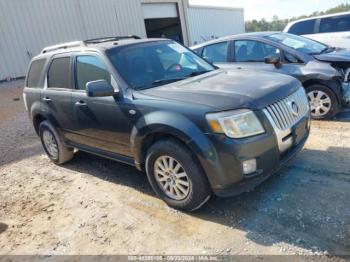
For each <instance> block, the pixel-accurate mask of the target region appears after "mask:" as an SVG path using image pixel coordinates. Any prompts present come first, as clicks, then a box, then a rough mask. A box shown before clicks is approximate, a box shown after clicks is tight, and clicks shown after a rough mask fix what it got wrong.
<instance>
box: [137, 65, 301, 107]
mask: <svg viewBox="0 0 350 262" xmlns="http://www.w3.org/2000/svg"><path fill="white" fill-rule="evenodd" d="M300 86H301V83H300V82H299V81H298V80H297V79H295V78H293V77H290V76H287V75H282V74H278V73H267V72H256V71H251V70H244V69H236V70H221V69H219V70H215V71H213V72H210V73H207V74H204V75H201V76H197V77H192V78H189V79H186V80H183V81H179V82H176V83H172V84H168V85H164V86H160V87H154V88H150V89H146V90H142V91H140V93H141V94H143V95H147V96H151V97H154V98H155V97H157V98H161V99H166V100H177V101H181V102H185V103H197V104H201V105H205V106H209V107H212V108H215V109H219V110H230V109H236V108H250V109H253V110H254V109H262V108H264V107H266V106H267V105H270V104H272V103H275V102H277V101H279V100H281V99H283V98H285V97H286V96H288V95H290V94H291V93H293V92H295V91H296V90H297V89H298V88H299V87H300Z"/></svg>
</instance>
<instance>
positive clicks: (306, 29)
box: [288, 19, 316, 35]
mask: <svg viewBox="0 0 350 262" xmlns="http://www.w3.org/2000/svg"><path fill="white" fill-rule="evenodd" d="M315 22H316V20H315V19H312V20H306V21H301V22H297V23H296V24H294V25H292V26H291V28H290V29H289V30H288V33H291V34H294V35H308V34H314V31H315Z"/></svg>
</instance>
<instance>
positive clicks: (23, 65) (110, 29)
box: [0, 0, 244, 80]
mask: <svg viewBox="0 0 350 262" xmlns="http://www.w3.org/2000/svg"><path fill="white" fill-rule="evenodd" d="M242 32H244V14H243V9H242V8H225V7H204V6H191V5H189V3H188V0H0V80H2V79H7V78H15V77H21V76H24V75H25V73H26V70H27V67H28V63H29V61H30V59H31V57H33V56H35V55H36V54H38V53H39V52H40V51H41V50H42V48H43V47H45V46H48V45H53V44H57V43H61V42H66V41H74V40H84V39H90V38H97V37H104V36H117V35H139V36H141V37H168V38H172V39H175V40H177V41H179V42H182V43H184V44H185V45H192V44H196V43H201V42H203V41H206V40H209V39H211V38H216V37H221V36H225V35H231V34H237V33H242Z"/></svg>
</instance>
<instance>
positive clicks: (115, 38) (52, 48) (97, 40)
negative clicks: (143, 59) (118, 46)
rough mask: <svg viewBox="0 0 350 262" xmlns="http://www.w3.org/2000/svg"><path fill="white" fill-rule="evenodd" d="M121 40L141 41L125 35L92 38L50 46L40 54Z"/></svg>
mask: <svg viewBox="0 0 350 262" xmlns="http://www.w3.org/2000/svg"><path fill="white" fill-rule="evenodd" d="M122 39H141V37H139V36H137V35H127V36H111V37H101V38H94V39H88V40H85V41H74V42H68V43H62V44H58V45H52V46H48V47H45V48H44V49H43V50H42V51H41V53H42V54H45V53H48V52H52V51H56V50H59V49H67V48H72V47H82V46H86V45H87V44H101V43H106V42H112V41H119V40H122Z"/></svg>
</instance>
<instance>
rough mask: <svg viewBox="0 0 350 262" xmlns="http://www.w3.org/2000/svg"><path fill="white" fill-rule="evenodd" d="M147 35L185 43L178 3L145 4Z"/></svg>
mask: <svg viewBox="0 0 350 262" xmlns="http://www.w3.org/2000/svg"><path fill="white" fill-rule="evenodd" d="M143 14H144V19H145V27H146V33H147V37H149V38H163V37H164V38H170V39H173V40H175V41H177V42H180V43H183V35H182V29H181V20H180V17H179V14H178V9H177V4H175V3H161V4H143Z"/></svg>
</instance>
